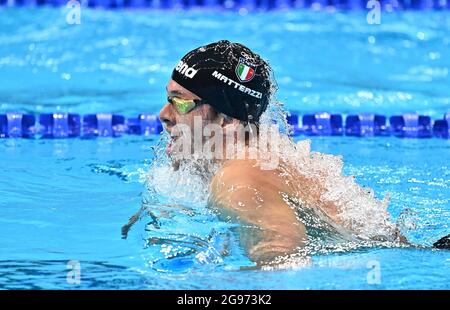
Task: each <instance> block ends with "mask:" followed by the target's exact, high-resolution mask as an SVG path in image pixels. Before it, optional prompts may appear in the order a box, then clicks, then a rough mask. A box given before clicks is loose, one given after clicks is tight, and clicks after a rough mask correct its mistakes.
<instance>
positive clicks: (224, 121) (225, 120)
mask: <svg viewBox="0 0 450 310" xmlns="http://www.w3.org/2000/svg"><path fill="white" fill-rule="evenodd" d="M219 118H220V120H219V124H220V126H222V127H226V126H228V125H234V126H237V125H239V124H240V123H241V121H240V120H238V119H236V118H233V117H230V116H228V115H225V114H223V113H220V114H219Z"/></svg>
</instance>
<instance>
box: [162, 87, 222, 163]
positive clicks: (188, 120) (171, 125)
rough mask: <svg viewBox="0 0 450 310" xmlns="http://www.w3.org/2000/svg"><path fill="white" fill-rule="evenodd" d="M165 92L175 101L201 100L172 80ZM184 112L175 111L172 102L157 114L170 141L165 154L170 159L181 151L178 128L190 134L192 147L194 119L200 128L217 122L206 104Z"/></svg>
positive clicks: (180, 133)
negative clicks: (199, 122)
mask: <svg viewBox="0 0 450 310" xmlns="http://www.w3.org/2000/svg"><path fill="white" fill-rule="evenodd" d="M166 91H167V97H168V98H174V99H175V100H177V99H181V100H201V98H199V97H198V96H197V95H195V94H194V93H192V92H190V91H189V90H187V89H186V88H184V87H182V86H181V85H180V84H178V83H177V82H175V81H174V80H170V81H169V83H168V84H167V87H166ZM181 100H180V101H181ZM185 112H186V111H179V110H177V108H176V106H175V104H174V102H173V101H172V103H171V102H167V103H166V104H165V105H164V106H163V108H162V109H161V111H160V112H159V118H160V119H161V122H162V123H163V125H164V128H165V130H166V131H167V132H168V133H169V134H170V136H171V141H170V142H169V144H168V147H167V149H166V152H167V153H168V155H170V156H171V157H172V158H173V156H172V155H174V152H180V151H182V147H181V142H180V139H179V138H180V137H181V136H182V135H183V134H182V130H180V128H189V130H190V132H191V146H194V143H193V142H194V119H195V120H197V121H198V120H201V127H202V128H203V127H204V126H205V125H207V124H210V123H214V122H218V121H219V119H218V114H217V112H215V110H214V109H213V108H212V107H211V106H210V105H208V104H200V105H196V106H195V107H194V108H193V109H192V110H189V111H188V112H187V113H185ZM180 125H181V126H180ZM183 125H186V126H183ZM175 143H177V147H174V146H175ZM192 152H194V150H193V149H192V150H191V153H192Z"/></svg>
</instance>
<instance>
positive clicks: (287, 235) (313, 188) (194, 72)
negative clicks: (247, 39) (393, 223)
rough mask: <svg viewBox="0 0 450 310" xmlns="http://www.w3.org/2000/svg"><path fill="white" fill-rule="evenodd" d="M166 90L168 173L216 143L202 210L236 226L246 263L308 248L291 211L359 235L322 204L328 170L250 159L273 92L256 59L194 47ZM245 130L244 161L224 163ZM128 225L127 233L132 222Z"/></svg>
mask: <svg viewBox="0 0 450 310" xmlns="http://www.w3.org/2000/svg"><path fill="white" fill-rule="evenodd" d="M166 91H167V103H166V104H165V105H164V106H163V107H162V109H161V111H160V114H159V117H160V119H161V122H162V123H163V126H164V129H165V130H166V131H167V133H168V134H169V135H170V141H169V143H168V145H167V149H166V152H167V154H168V155H169V157H170V158H171V159H172V162H173V167H174V169H178V168H179V167H180V165H183V163H184V162H186V161H195V160H197V161H198V162H200V163H201V162H202V160H201V159H202V157H201V156H195V155H198V153H199V152H198V151H199V149H200V150H201V151H204V149H205V148H204V147H205V144H206V143H207V142H206V141H210V140H211V137H213V136H214V138H216V140H215V144H214V145H213V147H212V149H213V150H214V152H213V154H214V156H213V157H209V160H210V161H212V162H214V163H215V164H217V165H218V167H219V168H218V169H217V170H216V171H215V173H214V175H213V176H212V178H211V181H210V196H209V199H208V204H209V206H211V208H213V209H214V210H216V211H217V212H218V214H219V216H221V217H223V218H227V219H230V218H231V219H234V220H235V221H238V222H239V223H241V226H240V227H242V228H241V229H239V234H240V242H241V244H242V246H243V248H244V249H245V250H246V251H247V254H248V257H249V258H250V259H251V260H253V261H254V262H256V263H257V264H258V265H264V264H267V263H270V262H271V261H272V260H273V259H274V258H276V257H278V256H285V255H289V254H293V253H295V252H296V251H298V249H299V248H302V247H304V246H305V245H306V244H307V243H308V239H309V238H310V236H309V235H310V228H309V227H307V225H305V222H303V221H301V219H300V218H301V217H302V214H300V215H299V214H298V213H299V211H298V208H297V210H296V206H301V208H300V210H301V211H300V213H302V212H303V213H308V212H309V211H313V212H316V213H317V214H319V215H320V218H321V219H323V221H324V222H326V223H327V225H325V226H327V227H330V228H333V227H334V228H336V229H335V230H336V231H338V232H341V233H342V235H349V236H350V237H349V238H352V237H351V236H352V235H353V234H355V235H357V234H358V228H357V227H356V226H355V225H353V226H352V223H349V221H347V220H346V219H345V217H342V216H341V214H342V208H343V204H342V203H340V202H339V201H336V200H333V199H326V194H327V192H328V191H330V189H329V185H326V184H324V183H323V178H321V173H323V174H326V173H327V172H326V170H325V171H322V172H321V171H318V172H317V173H316V176H314V173H303V171H302V169H301V168H299V166H298V165H296V163H295V162H293V161H292V160H288V159H286V158H283V156H282V155H283V153H280V152H278V153H277V154H275V155H281V156H279V158H278V160H277V162H276V163H277V164H276V165H275V166H272V167H270V168H269V169H267V167H263V166H262V165H261V162H260V160H259V159H258V158H254V157H251V156H250V153H251V152H250V144H251V141H253V140H254V139H258V138H260V135H261V134H260V131H261V130H262V127H261V117H262V115H263V113H264V112H265V111H266V109H267V107H268V105H269V103H270V101H271V98H273V95H274V92H275V91H276V85H275V82H274V79H273V78H272V69H271V68H270V66H269V64H268V63H267V62H266V61H265V60H263V59H262V58H261V57H260V56H259V55H257V54H256V53H254V52H253V51H251V50H250V49H248V48H247V47H245V46H244V45H242V44H239V43H231V42H229V41H226V40H222V41H219V42H216V43H212V44H208V45H206V46H202V47H199V48H197V49H195V50H193V51H191V52H189V53H188V54H186V55H185V56H184V57H183V58H182V59H181V60H180V61H179V63H178V64H177V65H176V67H175V68H174V70H173V72H172V76H171V79H170V80H169V82H168V84H167V87H166ZM212 125H213V128H214V130H213V131H214V135H213V134H212V133H211V132H212V131H211V130H210V131H209V134H207V135H206V137H205V135H203V136H202V138H201V139H200V140H199V139H198V138H197V140H196V138H195V137H196V134H197V135H198V132H197V133H196V132H195V130H196V128H197V129H198V128H199V127H200V129H202V130H201V132H202V133H204V129H205V128H207V127H208V126H210V127H211V126H212ZM243 127H245V128H246V129H247V131H246V132H245V133H244V139H243V150H244V151H243V153H242V154H243V156H241V157H239V158H236V157H233V156H230V153H231V151H230V148H227V147H229V146H230V144H237V143H238V142H236V140H237V139H235V138H236V137H237V136H239V135H238V134H236V133H237V132H239V130H240V129H242V128H243ZM180 128H181V129H180ZM230 132H231V133H232V134H231V135H230ZM281 135H282V134H281ZM230 137H233V139H229V138H230ZM240 137H242V135H241V136H240ZM208 138H209V140H208ZM219 138H220V139H219ZM199 141H200V142H199ZM241 142H242V141H241ZM222 143H223V145H221V144H222ZM292 144H293V143H292ZM256 145H257V146H259V147H261V145H262V144H256ZM233 146H235V145H233ZM234 149H235V148H231V150H234ZM236 149H237V148H236ZM217 150H219V151H220V152H216V151H217ZM293 150H294V149H293ZM268 152H270V148H268ZM200 153H201V152H200ZM233 154H234V153H233ZM242 154H241V155H242ZM203 162H204V161H203ZM305 169H306V168H305ZM354 186H355V189H356V190H360V188H359V187H357V185H354ZM324 197H325V198H324ZM371 199H373V200H374V198H371ZM377 212H378V211H377ZM379 213H380V214H379V217H380V218H381V222H382V223H384V222H386V221H385V219H386V218H388V217H389V214H388V212H387V211H386V210H381V211H379ZM377 216H378V215H377ZM131 224H132V223H131ZM127 225H128V226H126V227H125V228H126V229H125V230H126V231H127V230H128V229H129V227H130V223H129V224H127ZM387 226H389V225H387ZM386 231H387V232H388V233H386V234H387V235H389V234H390V238H391V240H396V241H398V242H400V243H402V242H403V243H405V242H407V241H406V239H405V238H404V237H403V236H401V235H400V234H399V233H398V230H397V229H396V228H395V227H390V226H389V227H387V229H386ZM370 238H373V239H376V238H379V236H370ZM445 238H447V239H445ZM445 238H443V239H441V240H440V241H438V242H437V243H436V244H435V245H438V247H441V248H445V247H446V246H447V247H448V236H447V237H445ZM445 240H447V241H445Z"/></svg>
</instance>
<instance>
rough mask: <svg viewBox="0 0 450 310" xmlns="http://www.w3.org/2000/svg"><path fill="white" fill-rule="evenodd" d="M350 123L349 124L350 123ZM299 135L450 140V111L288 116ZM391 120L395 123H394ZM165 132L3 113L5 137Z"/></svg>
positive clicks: (118, 120)
mask: <svg viewBox="0 0 450 310" xmlns="http://www.w3.org/2000/svg"><path fill="white" fill-rule="evenodd" d="M344 119H345V122H344ZM287 121H288V123H289V124H290V125H291V126H292V132H293V134H294V135H306V136H343V135H345V136H356V137H371V136H396V137H401V138H430V137H433V136H434V137H438V138H445V139H448V138H449V137H450V112H449V113H446V114H445V115H444V117H443V118H442V119H437V120H432V119H431V117H429V116H426V115H419V114H417V113H405V114H402V115H393V116H391V117H389V118H388V117H386V116H384V115H379V114H370V113H361V114H350V115H346V116H344V115H341V114H333V113H328V112H320V113H314V114H303V115H300V114H298V113H296V112H293V113H290V114H289V115H288V117H287ZM388 121H389V124H388ZM162 131H163V126H162V124H161V121H160V120H159V117H158V115H155V114H152V113H143V114H139V115H138V116H137V117H130V118H126V117H125V116H123V115H119V114H112V113H97V114H87V115H84V116H80V115H79V114H72V113H60V112H58V113H48V114H41V115H39V116H35V115H32V114H23V113H6V114H0V138H30V139H32V138H42V139H60V138H74V137H81V138H86V139H90V138H97V137H120V136H122V135H125V134H129V135H142V136H151V135H157V134H159V133H161V132H162Z"/></svg>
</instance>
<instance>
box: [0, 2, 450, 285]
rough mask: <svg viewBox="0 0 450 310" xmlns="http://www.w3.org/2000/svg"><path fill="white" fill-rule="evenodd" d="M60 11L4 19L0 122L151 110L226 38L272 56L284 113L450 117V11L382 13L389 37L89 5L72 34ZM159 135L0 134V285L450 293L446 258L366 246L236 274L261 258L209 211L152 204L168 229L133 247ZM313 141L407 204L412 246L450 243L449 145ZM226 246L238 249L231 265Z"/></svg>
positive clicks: (274, 20) (281, 16)
mask: <svg viewBox="0 0 450 310" xmlns="http://www.w3.org/2000/svg"><path fill="white" fill-rule="evenodd" d="M66 13H67V11H65V10H64V9H55V8H48V9H24V8H22V9H17V8H8V9H0V112H9V111H21V112H30V113H42V112H53V111H56V110H59V111H65V112H75V113H82V114H84V113H91V112H102V111H107V112H117V113H123V114H125V115H127V116H133V115H134V114H137V113H140V112H147V111H148V112H154V113H156V112H157V111H158V110H159V108H160V106H161V104H162V103H163V102H164V97H165V90H164V86H165V83H166V82H167V80H168V77H169V75H170V72H171V70H172V68H173V66H174V64H176V62H177V61H178V59H179V58H180V57H181V56H183V55H184V54H185V53H186V52H187V51H188V50H190V49H192V48H195V47H197V46H200V45H202V44H204V43H206V42H211V41H215V40H219V39H222V38H227V39H230V40H232V41H240V42H243V43H245V44H246V45H248V46H249V47H251V48H253V49H255V50H256V51H258V52H260V53H261V54H262V56H264V57H266V58H267V59H269V61H270V63H271V64H272V66H273V67H274V70H275V72H276V77H277V79H278V81H279V86H280V92H279V96H278V97H279V99H281V100H283V101H284V102H285V104H286V107H287V109H290V110H298V111H301V112H315V111H333V112H339V113H349V112H359V111H370V112H373V111H376V112H379V113H383V114H388V115H389V114H394V113H400V112H409V111H417V112H420V113H424V114H428V115H431V116H433V117H440V116H442V115H443V114H444V113H445V112H447V111H448V110H450V93H449V90H448V85H450V78H449V72H448V70H449V69H450V60H449V58H448V55H449V52H450V16H449V15H448V14H446V13H445V12H427V13H418V12H402V13H383V19H382V24H381V25H379V26H374V25H368V24H367V23H366V20H365V14H364V13H363V12H360V13H346V14H342V13H324V12H308V11H298V12H292V13H269V14H254V15H246V16H240V15H237V14H234V13H214V12H182V13H180V12H179V13H175V12H164V13H163V14H164V15H163V16H164V18H161V16H162V15H161V14H162V13H161V12H159V13H158V12H149V11H139V12H135V11H133V12H131V11H100V10H88V9H83V11H82V23H81V25H68V24H66V21H65V14H66ZM157 139H158V137H150V138H143V137H132V136H128V137H123V138H119V139H109V138H105V139H98V140H82V139H69V140H54V141H52V140H25V139H22V140H16V139H3V140H0V159H1V160H0V227H1V228H0V232H1V234H0V288H10V289H12V288H44V289H80V288H92V289H116V288H120V289H134V288H139V289H156V288H161V289H169V288H173V289H181V288H192V289H200V288H204V289H208V288H209V289H256V288H266V289H270V288H272V289H278V288H280V289H340V288H350V289H393V288H403V289H413V288H419V289H448V288H450V285H449V283H450V268H449V267H450V252H446V251H437V250H430V249H426V248H423V249H398V248H369V249H358V250H354V251H346V252H343V253H329V254H327V255H315V256H313V257H312V263H311V265H309V266H308V267H305V268H301V269H298V270H277V271H261V270H241V268H240V267H243V266H251V264H252V263H251V262H250V261H249V260H248V258H246V257H245V255H244V253H243V251H242V249H241V248H240V247H239V246H238V243H237V242H236V240H235V239H233V238H237V237H236V236H235V235H234V233H233V225H232V224H229V223H223V222H219V221H218V220H217V219H216V218H215V216H214V214H212V213H211V212H209V210H208V209H207V208H205V207H204V206H201V205H197V204H188V203H186V204H181V205H179V206H178V207H176V208H174V207H167V206H165V205H164V204H163V203H161V204H158V205H153V206H151V207H152V208H151V209H152V210H153V211H154V213H155V215H156V216H157V218H158V219H157V220H156V221H155V220H154V219H152V218H151V217H150V216H147V215H146V216H143V218H142V219H141V220H140V221H139V222H138V223H137V224H136V225H135V226H134V227H133V228H132V229H131V231H130V233H129V235H128V238H127V239H126V240H124V239H122V236H121V226H122V225H123V224H125V223H126V222H127V220H128V218H129V217H130V216H131V215H133V214H134V213H135V212H136V211H137V210H139V209H140V207H141V204H142V200H143V197H145V192H146V189H145V185H144V184H143V180H142V178H143V176H145V172H146V171H147V170H148V168H149V165H150V163H151V161H152V158H153V153H152V151H151V147H152V146H154V145H155V144H156V141H157ZM299 139H302V138H299ZM312 148H313V150H316V151H321V152H326V153H331V154H340V155H342V156H343V158H344V162H345V165H344V173H345V174H352V175H355V176H356V179H357V181H358V183H360V184H362V185H366V186H370V187H372V188H373V189H374V190H375V192H376V195H377V197H379V198H382V197H383V196H384V195H386V194H388V193H389V194H390V195H391V203H390V205H389V211H390V212H391V213H392V216H393V220H394V221H395V220H396V219H397V218H398V217H399V215H400V213H401V212H402V211H403V212H404V210H405V209H408V210H409V211H408V212H409V214H411V215H410V217H411V218H412V219H411V221H412V222H413V223H414V225H415V226H416V229H415V230H410V231H408V232H407V236H408V238H409V239H410V240H411V241H413V242H414V243H416V244H418V245H422V246H424V247H427V246H430V245H431V244H432V243H433V241H435V240H436V239H438V238H439V237H441V236H443V235H446V234H449V233H450V227H449V223H450V221H449V219H450V169H449V168H450V167H449V164H448V158H450V141H448V140H443V139H423V140H408V139H397V138H393V137H389V138H371V139H364V140H363V139H357V138H350V137H341V138H336V137H328V138H327V137H324V138H314V139H313V142H312ZM160 198H161V201H164V200H165V199H166V198H165V197H160ZM169 198H170V197H169ZM169 200H170V199H169ZM224 235H228V236H231V237H230V238H231V239H230V240H231V241H230V243H231V254H232V255H229V256H224V257H221V255H220V254H219V253H218V251H219V250H218V248H220V244H221V243H222V242H223V236H224ZM149 240H150V241H152V240H153V243H152V242H149ZM164 240H166V242H163V241H164ZM169 246H172V248H169ZM176 251H178V252H180V253H182V254H183V253H184V255H176V254H175V252H176ZM171 256H175V257H174V258H168V257H171ZM70 260H75V261H79V263H80V266H81V283H80V284H79V285H77V284H69V283H67V273H68V271H69V269H68V268H67V262H68V261H70ZM374 261H375V262H377V263H378V264H379V270H380V276H381V277H380V279H379V281H377V283H375V284H374V283H373V282H371V281H368V277H369V278H370V275H371V271H373V270H372V269H370V266H371V265H372V263H373V262H374Z"/></svg>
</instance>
